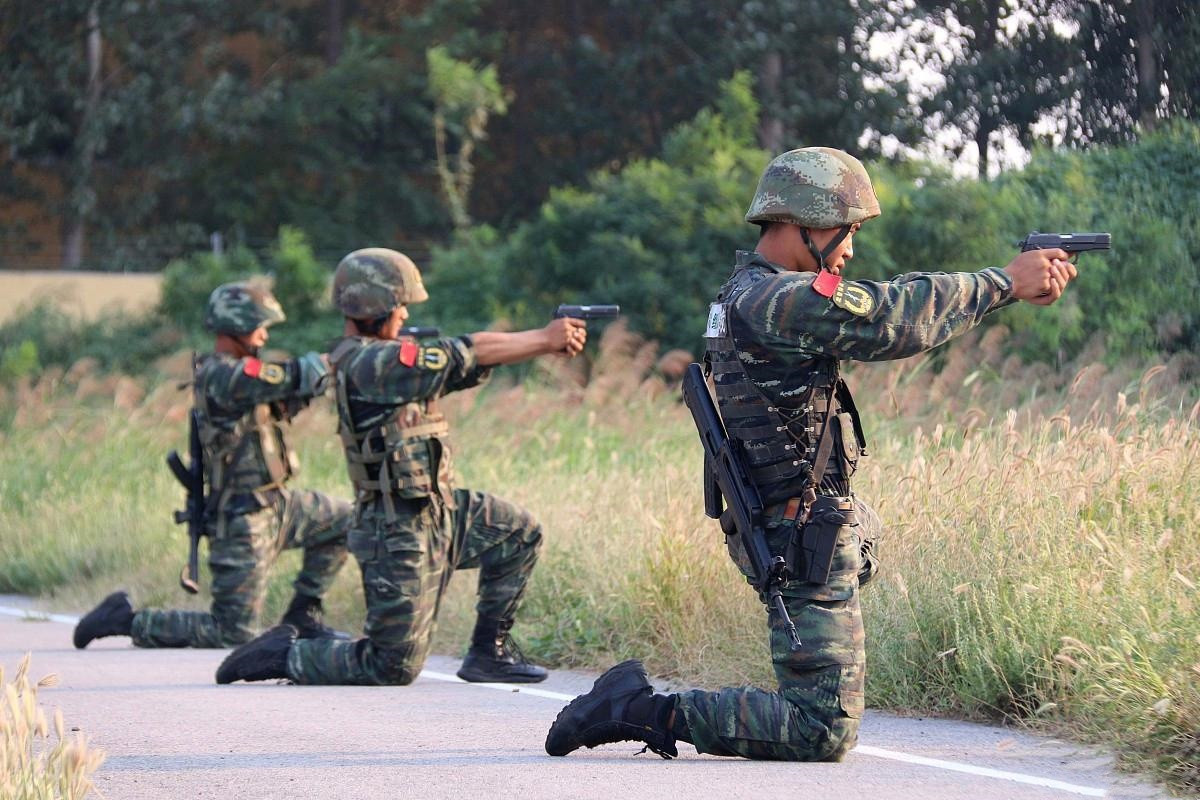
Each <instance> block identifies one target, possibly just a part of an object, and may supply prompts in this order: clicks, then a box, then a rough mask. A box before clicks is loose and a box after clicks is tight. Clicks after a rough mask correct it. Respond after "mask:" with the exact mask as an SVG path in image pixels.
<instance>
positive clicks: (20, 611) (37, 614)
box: [0, 606, 79, 625]
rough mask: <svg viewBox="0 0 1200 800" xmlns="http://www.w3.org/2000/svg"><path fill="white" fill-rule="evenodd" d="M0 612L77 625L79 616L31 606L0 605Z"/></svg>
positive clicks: (25, 617)
mask: <svg viewBox="0 0 1200 800" xmlns="http://www.w3.org/2000/svg"><path fill="white" fill-rule="evenodd" d="M0 614H4V615H5V616H9V617H21V618H22V619H27V620H30V621H33V622H36V621H38V620H50V621H51V622H62V623H65V624H67V625H78V624H79V617H72V616H70V615H68V614H49V613H47V612H45V611H38V610H37V609H33V608H13V607H12V606H0Z"/></svg>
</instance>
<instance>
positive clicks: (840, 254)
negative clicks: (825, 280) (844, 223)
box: [809, 223, 861, 275]
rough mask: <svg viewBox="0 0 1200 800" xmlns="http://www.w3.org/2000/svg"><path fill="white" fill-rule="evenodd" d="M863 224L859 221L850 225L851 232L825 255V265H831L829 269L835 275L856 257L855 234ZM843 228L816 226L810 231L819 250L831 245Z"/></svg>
mask: <svg viewBox="0 0 1200 800" xmlns="http://www.w3.org/2000/svg"><path fill="white" fill-rule="evenodd" d="M860 227H861V226H860V225H858V224H857V223H856V224H854V225H852V226H850V233H848V234H846V238H845V239H842V241H841V242H840V243H839V244H838V246H837V247H835V248H834V249H833V252H832V253H830V254H829V255H827V256H825V266H827V267H829V271H830V272H832V273H834V274H835V275H836V274H838V273H840V272H841V271H842V267H844V266H846V262H847V261H849V260H850V259H852V258H854V234H855V233H857V232H858V229H859V228H860ZM840 230H841V228H814V229H812V230H811V231H810V232H809V235H810V236H811V237H812V240H813V244H815V245H816V246H817V249H818V250H824V249H825V248H826V247H828V246H829V243H830V242H832V241H833V240H834V238H835V237H836V236H837V234H838V231H840Z"/></svg>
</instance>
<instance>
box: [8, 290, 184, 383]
mask: <svg viewBox="0 0 1200 800" xmlns="http://www.w3.org/2000/svg"><path fill="white" fill-rule="evenodd" d="M184 344H185V342H184V338H183V335H182V333H181V332H180V331H179V330H178V329H177V328H175V327H173V326H171V325H168V324H164V323H163V321H162V320H161V319H160V318H159V317H158V316H157V315H156V314H149V315H142V316H134V317H127V316H122V315H120V314H106V315H104V316H101V317H99V318H97V319H95V320H91V321H82V320H79V319H76V318H75V317H74V316H72V315H70V314H68V313H66V312H64V311H63V310H61V309H60V308H58V307H57V306H55V305H53V304H51V303H45V302H44V303H40V304H38V305H36V306H33V307H31V308H29V309H26V310H25V311H23V312H21V313H19V314H17V315H16V316H14V317H12V318H11V319H9V320H8V321H7V322H5V323H4V324H3V325H0V380H2V381H5V382H8V381H12V380H15V379H16V378H20V377H23V376H26V375H29V376H35V375H37V374H38V373H40V372H41V371H42V370H44V369H46V368H47V367H52V366H55V367H63V368H67V367H70V366H71V365H72V364H74V363H75V362H76V361H78V360H79V359H81V358H85V357H86V358H94V359H96V361H97V362H98V364H99V366H100V368H101V369H106V370H115V371H119V372H126V373H130V374H139V373H144V372H147V371H148V370H149V369H150V368H151V367H152V366H153V364H154V362H155V361H156V360H157V359H158V358H160V357H162V356H164V355H168V354H170V353H172V352H174V351H175V350H177V349H179V348H180V347H182V346H184Z"/></svg>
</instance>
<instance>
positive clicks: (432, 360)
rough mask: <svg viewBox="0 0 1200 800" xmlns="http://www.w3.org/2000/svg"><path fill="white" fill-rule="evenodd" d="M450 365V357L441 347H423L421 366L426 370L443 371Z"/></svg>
mask: <svg viewBox="0 0 1200 800" xmlns="http://www.w3.org/2000/svg"><path fill="white" fill-rule="evenodd" d="M449 363H450V356H449V355H448V354H447V353H446V351H445V350H443V349H442V348H440V347H422V348H421V365H422V366H423V367H425V369H432V370H442V369H445V368H446V365H447V364H449Z"/></svg>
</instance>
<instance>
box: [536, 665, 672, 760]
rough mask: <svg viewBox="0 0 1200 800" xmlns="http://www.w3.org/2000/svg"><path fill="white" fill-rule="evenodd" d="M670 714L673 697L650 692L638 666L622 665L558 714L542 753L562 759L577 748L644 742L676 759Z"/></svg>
mask: <svg viewBox="0 0 1200 800" xmlns="http://www.w3.org/2000/svg"><path fill="white" fill-rule="evenodd" d="M674 715H675V697H674V696H673V695H665V694H654V689H653V688H652V687H651V686H650V680H649V679H648V678H647V677H646V669H645V667H643V666H642V662H640V661H638V660H636V659H630V660H629V661H622V662H621V663H620V664H617V665H616V666H615V667H612V668H611V669H609V670H608V672H606V673H604V674H603V675H601V676H600V677H599V678H597V679H596V682H595V683H594V684H593V685H592V690H591V691H590V692H588V693H587V694H581V695H580V696H579V697H576V698H575V699H574V700H572V701H571V702H570V703H567V707H566V708H564V709H563V710H562V711H560V712H558V717H556V718H555V720H554V724H553V725H551V726H550V732H549V733H548V734H546V752H547V753H549V754H550V755H552V756H565V755H566V754H567V753H570V752H571V751H572V750H577V749H579V748H580V747H595V746H596V745H599V744H611V743H613V742H642V743H643V744H645V745H646V748H644V749H649V750H653V751H654V752H655V753H657V754H658V755H660V756H662V757H663V758H674V757H675V756H677V755H679V751H678V750H677V749H676V748H675V735H674V734H673V733H672V730H671V727H672V721H673V718H674Z"/></svg>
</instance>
